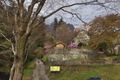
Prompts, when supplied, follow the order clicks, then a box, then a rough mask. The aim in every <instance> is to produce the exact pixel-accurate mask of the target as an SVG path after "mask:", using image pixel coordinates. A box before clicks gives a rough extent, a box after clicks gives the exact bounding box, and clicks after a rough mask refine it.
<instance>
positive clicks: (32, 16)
mask: <svg viewBox="0 0 120 80" xmlns="http://www.w3.org/2000/svg"><path fill="white" fill-rule="evenodd" d="M27 1H29V0H0V4H1V5H0V8H1V10H0V13H1V14H0V22H1V23H0V24H1V25H2V28H1V29H0V33H1V35H2V36H3V37H4V38H5V39H6V40H7V41H8V42H9V43H10V44H11V46H10V48H9V49H10V50H11V51H12V52H13V54H14V62H13V66H12V68H11V72H10V78H9V80H22V76H23V70H24V64H25V60H26V58H27V55H28V51H29V48H30V46H31V44H32V43H30V42H31V41H30V38H32V39H33V42H34V41H35V40H36V38H35V37H34V38H33V37H32V35H33V33H34V30H36V29H37V28H38V27H42V25H41V24H43V23H44V21H45V19H47V18H48V17H50V16H51V15H53V14H55V13H56V12H58V11H60V10H62V11H64V12H67V13H70V12H69V11H66V10H65V8H70V7H72V6H75V5H100V6H103V5H104V3H103V2H99V1H98V0H90V1H87V0H83V1H81V0H78V1H76V3H73V4H72V3H71V4H61V2H62V3H65V1H66V2H67V0H60V1H59V2H58V0H57V1H56V0H30V1H31V2H29V4H28V6H27V5H25V2H27ZM108 1H109V0H108ZM55 2H56V4H59V5H58V6H56V4H55V5H53V3H55ZM55 6H56V7H55ZM45 8H47V9H45ZM44 9H45V10H44ZM46 10H48V12H49V13H45V12H46ZM43 13H45V16H42V15H43ZM70 14H72V12H71V13H70ZM72 15H76V14H72ZM76 16H77V15H76ZM77 17H78V16H77ZM79 19H80V18H79ZM40 25H41V26H40ZM40 31H42V30H40Z"/></svg>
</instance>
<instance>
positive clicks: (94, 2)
mask: <svg viewBox="0 0 120 80" xmlns="http://www.w3.org/2000/svg"><path fill="white" fill-rule="evenodd" d="M96 2H98V1H97V0H93V1H89V2H83V3H74V4H71V5H67V6H62V7H60V8H58V9H57V10H55V11H53V12H51V13H50V14H48V15H47V16H45V19H46V18H48V17H50V16H51V15H53V14H54V13H56V12H58V11H60V10H61V9H63V8H67V7H72V6H75V5H92V4H94V5H95V4H97V3H96Z"/></svg>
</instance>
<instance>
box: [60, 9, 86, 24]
mask: <svg viewBox="0 0 120 80" xmlns="http://www.w3.org/2000/svg"><path fill="white" fill-rule="evenodd" d="M62 11H64V12H67V13H69V14H71V15H72V16H73V15H75V16H76V17H77V18H78V19H79V20H80V21H82V22H83V23H84V24H87V23H86V22H85V21H83V20H82V19H81V18H80V17H79V16H78V15H77V14H76V13H73V12H69V11H67V10H64V9H62Z"/></svg>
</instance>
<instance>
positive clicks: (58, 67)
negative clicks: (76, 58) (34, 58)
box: [50, 66, 60, 73]
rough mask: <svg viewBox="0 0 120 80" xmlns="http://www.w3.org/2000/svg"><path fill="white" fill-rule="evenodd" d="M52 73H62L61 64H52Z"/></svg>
mask: <svg viewBox="0 0 120 80" xmlns="http://www.w3.org/2000/svg"><path fill="white" fill-rule="evenodd" d="M50 72H51V73H60V66H50Z"/></svg>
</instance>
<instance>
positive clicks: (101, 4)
mask: <svg viewBox="0 0 120 80" xmlns="http://www.w3.org/2000/svg"><path fill="white" fill-rule="evenodd" d="M98 5H100V6H102V7H104V8H105V10H107V9H110V10H113V11H115V12H116V13H117V14H120V13H119V12H118V11H117V10H115V9H114V8H110V7H108V6H105V5H104V3H100V2H98Z"/></svg>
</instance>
